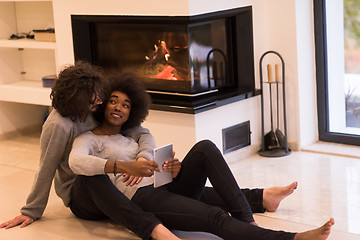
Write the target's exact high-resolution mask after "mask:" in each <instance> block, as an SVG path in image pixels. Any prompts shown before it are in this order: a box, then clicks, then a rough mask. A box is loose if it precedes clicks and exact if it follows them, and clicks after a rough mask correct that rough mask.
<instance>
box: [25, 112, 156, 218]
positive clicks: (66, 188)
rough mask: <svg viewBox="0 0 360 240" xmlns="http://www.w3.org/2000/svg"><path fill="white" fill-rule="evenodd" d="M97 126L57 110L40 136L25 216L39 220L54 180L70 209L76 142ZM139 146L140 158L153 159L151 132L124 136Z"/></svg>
mask: <svg viewBox="0 0 360 240" xmlns="http://www.w3.org/2000/svg"><path fill="white" fill-rule="evenodd" d="M96 126H97V124H96V122H95V121H94V119H93V118H92V117H91V116H88V117H87V119H86V121H85V122H84V123H81V122H80V121H75V122H73V121H71V120H70V119H69V118H66V117H62V116H61V115H60V114H59V113H58V112H57V111H56V110H53V111H52V112H51V113H50V115H49V117H48V118H47V120H46V122H45V123H44V125H43V128H42V133H41V137H40V150H41V156H40V166H39V170H38V172H37V173H36V176H35V179H34V183H33V186H32V189H31V192H30V194H29V196H28V198H27V200H26V205H25V206H24V207H22V209H21V213H22V214H25V215H27V216H30V217H32V218H34V219H38V218H40V217H41V216H42V214H43V212H44V210H45V207H46V205H47V202H48V198H49V192H50V188H51V184H52V181H53V180H54V184H55V191H56V194H57V195H58V196H59V197H60V198H61V199H62V200H63V202H64V204H65V206H69V203H70V193H71V187H72V184H73V182H74V178H75V176H76V175H75V173H73V171H72V170H71V169H70V167H69V164H68V158H69V154H70V151H71V147H72V144H73V141H74V139H75V138H76V137H77V136H78V135H79V134H81V133H83V132H86V131H89V130H91V129H93V128H95V127H96ZM123 134H125V135H127V136H130V137H132V138H133V139H135V141H136V142H138V143H139V146H140V147H139V149H138V154H137V157H144V158H146V159H149V160H152V158H153V155H152V150H153V148H154V147H155V140H154V138H153V137H152V135H151V134H150V132H149V130H148V129H145V128H142V127H141V126H139V127H137V128H135V129H131V131H128V132H125V133H123Z"/></svg>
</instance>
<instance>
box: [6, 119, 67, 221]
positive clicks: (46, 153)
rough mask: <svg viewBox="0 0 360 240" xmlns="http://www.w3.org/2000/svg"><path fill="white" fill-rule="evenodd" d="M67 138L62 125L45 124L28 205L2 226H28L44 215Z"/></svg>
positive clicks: (27, 201)
mask: <svg viewBox="0 0 360 240" xmlns="http://www.w3.org/2000/svg"><path fill="white" fill-rule="evenodd" d="M65 138H67V134H66V132H65V131H64V129H62V127H61V126H59V125H56V124H47V125H44V127H43V130H42V133H41V139H40V146H41V156H40V166H39V170H38V172H37V174H36V176H35V179H34V183H33V186H32V189H31V192H30V194H29V195H28V198H27V200H26V205H25V206H23V207H22V208H21V211H20V212H21V215H19V216H17V217H15V218H13V219H11V220H9V221H6V222H4V223H2V224H1V225H0V228H11V227H14V226H17V225H20V227H26V226H27V225H29V224H31V223H32V222H34V221H35V220H37V219H39V218H40V217H41V216H42V214H43V212H44V210H45V207H46V205H47V201H48V198H49V192H50V188H51V184H52V181H53V178H54V175H55V172H56V169H57V167H58V165H59V163H60V161H61V159H62V157H63V154H64V152H65V148H66V145H67V143H68V142H67V139H65Z"/></svg>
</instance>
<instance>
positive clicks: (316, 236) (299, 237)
mask: <svg viewBox="0 0 360 240" xmlns="http://www.w3.org/2000/svg"><path fill="white" fill-rule="evenodd" d="M334 223H335V221H334V219H333V218H330V220H329V221H327V222H326V223H325V224H324V225H322V226H321V227H319V228H316V229H314V230H310V231H307V232H303V233H297V234H296V235H295V238H294V240H325V239H327V238H328V236H329V234H330V230H331V227H332V225H334Z"/></svg>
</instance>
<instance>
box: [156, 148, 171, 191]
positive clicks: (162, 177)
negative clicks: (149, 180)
mask: <svg viewBox="0 0 360 240" xmlns="http://www.w3.org/2000/svg"><path fill="white" fill-rule="evenodd" d="M172 157H173V145H172V144H168V145H165V146H163V147H159V148H156V149H155V150H154V161H155V162H156V163H157V164H158V165H159V168H160V172H154V187H155V188H157V187H160V186H162V185H165V184H167V183H170V182H172V179H173V178H172V175H171V172H165V171H164V170H163V169H162V165H163V164H164V162H165V161H166V160H168V159H169V158H172Z"/></svg>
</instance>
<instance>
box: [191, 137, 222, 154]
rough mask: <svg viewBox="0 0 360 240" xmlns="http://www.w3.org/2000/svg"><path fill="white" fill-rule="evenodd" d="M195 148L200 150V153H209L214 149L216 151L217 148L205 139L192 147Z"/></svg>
mask: <svg viewBox="0 0 360 240" xmlns="http://www.w3.org/2000/svg"><path fill="white" fill-rule="evenodd" d="M194 147H195V148H197V149H199V150H202V151H209V150H212V149H216V150H218V148H217V146H216V145H215V144H214V143H213V142H212V141H210V140H208V139H206V140H201V141H200V142H197V143H196V144H195V145H194Z"/></svg>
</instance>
